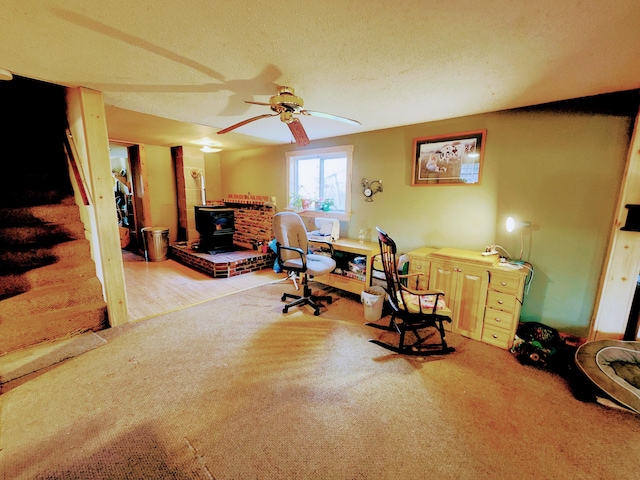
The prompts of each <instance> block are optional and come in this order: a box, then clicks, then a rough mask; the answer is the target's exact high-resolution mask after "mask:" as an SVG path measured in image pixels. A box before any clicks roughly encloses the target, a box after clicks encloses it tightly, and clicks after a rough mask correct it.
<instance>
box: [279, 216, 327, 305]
mask: <svg viewBox="0 0 640 480" xmlns="http://www.w3.org/2000/svg"><path fill="white" fill-rule="evenodd" d="M273 231H274V234H275V237H276V242H277V251H276V255H277V258H278V263H279V264H280V266H281V267H282V268H283V269H284V270H287V271H288V272H289V274H297V275H299V276H300V277H301V279H302V281H301V283H302V286H303V294H302V295H294V294H291V293H284V294H283V295H282V301H283V302H284V301H286V300H287V298H293V299H294V301H293V302H291V303H288V304H287V305H285V307H284V308H283V309H282V312H283V313H287V312H288V311H289V308H291V307H294V306H296V305H309V306H311V308H313V310H314V312H313V314H314V315H320V308H321V307H322V306H323V305H322V304H321V303H320V302H323V301H324V302H327V303H328V304H331V301H332V298H331V296H329V295H313V294H312V293H311V288H309V278H313V277H314V276H319V275H325V274H327V273H330V272H332V271H333V269H334V268H336V262H335V260H334V259H333V258H332V257H329V256H325V255H318V254H313V253H309V239H308V237H307V229H306V228H305V226H304V222H303V221H302V218H300V216H299V215H298V214H297V213H292V212H280V213H276V214H275V215H274V217H273ZM321 243H325V242H321ZM327 245H329V247H330V246H331V244H330V243H327ZM330 250H331V248H330ZM331 251H332V250H331Z"/></svg>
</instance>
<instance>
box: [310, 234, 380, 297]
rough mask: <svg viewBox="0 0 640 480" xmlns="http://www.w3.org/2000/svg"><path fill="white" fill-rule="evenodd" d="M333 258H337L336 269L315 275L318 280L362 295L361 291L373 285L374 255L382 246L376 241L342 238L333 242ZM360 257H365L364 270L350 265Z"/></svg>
mask: <svg viewBox="0 0 640 480" xmlns="http://www.w3.org/2000/svg"><path fill="white" fill-rule="evenodd" d="M331 246H332V247H333V258H334V259H335V260H336V264H337V266H336V269H335V270H334V271H333V272H331V273H329V274H327V275H322V276H318V277H314V280H315V281H316V282H320V283H323V284H325V285H328V286H330V287H335V288H339V289H340V290H346V291H347V292H351V293H355V294H356V295H360V293H361V292H363V291H364V290H366V289H367V288H369V287H370V286H371V265H372V261H373V260H372V259H373V256H374V255H377V254H378V253H380V246H379V245H378V243H377V242H376V243H374V242H363V243H360V241H359V240H352V239H350V238H340V239H338V240H336V241H335V242H332V243H331ZM358 257H364V262H362V263H363V266H364V268H363V270H362V271H359V270H358V271H353V270H352V269H350V268H349V265H350V264H352V263H354V260H355V259H356V258H358Z"/></svg>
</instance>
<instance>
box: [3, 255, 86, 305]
mask: <svg viewBox="0 0 640 480" xmlns="http://www.w3.org/2000/svg"><path fill="white" fill-rule="evenodd" d="M95 275H96V266H95V263H94V262H93V260H91V259H88V258H71V259H67V260H59V261H57V262H56V263H55V264H52V265H47V266H44V267H40V268H34V269H32V270H29V271H28V272H25V273H24V274H22V275H4V276H2V275H0V300H2V299H4V298H9V297H13V296H15V295H19V294H21V293H24V292H28V291H29V290H33V289H35V288H39V287H44V286H50V285H56V284H64V283H66V282H68V281H69V279H82V278H90V277H95Z"/></svg>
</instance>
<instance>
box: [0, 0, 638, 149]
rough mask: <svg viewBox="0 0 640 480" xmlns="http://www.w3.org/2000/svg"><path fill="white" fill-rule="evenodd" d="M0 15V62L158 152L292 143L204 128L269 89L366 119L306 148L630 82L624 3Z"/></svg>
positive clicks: (195, 3) (337, 126)
mask: <svg viewBox="0 0 640 480" xmlns="http://www.w3.org/2000/svg"><path fill="white" fill-rule="evenodd" d="M0 12H1V14H0V68H4V69H7V70H10V71H12V72H13V73H14V74H15V75H21V76H25V77H30V78H35V79H40V80H45V81H48V82H52V83H57V84H61V85H65V86H85V87H88V88H92V89H96V90H99V91H101V92H103V94H104V100H105V104H106V105H107V121H108V127H109V135H110V136H111V137H112V138H114V139H117V140H123V141H132V142H141V143H151V144H156V145H177V144H183V145H184V144H187V145H189V144H194V145H195V144H202V143H207V142H210V143H217V144H219V145H221V146H222V147H224V148H226V149H238V148H248V147H254V146H259V145H270V144H283V143H289V142H291V141H292V138H291V134H290V132H289V129H288V128H287V127H286V125H284V124H282V123H281V122H280V121H279V119H278V118H277V117H274V118H268V119H264V120H259V121H256V122H253V123H250V124H247V125H246V126H244V127H241V128H239V129H237V130H235V131H234V132H232V133H228V134H225V135H217V134H216V132H217V131H218V130H220V129H222V128H225V127H227V126H229V125H232V124H234V123H236V122H239V121H241V120H244V119H245V118H248V117H253V116H257V115H261V114H264V113H269V112H270V111H269V109H268V108H267V107H261V106H256V105H248V104H246V103H244V101H245V100H253V101H262V102H266V101H268V98H269V96H270V95H273V94H275V93H276V89H277V86H279V85H287V86H291V87H294V88H295V89H296V94H297V95H299V96H300V97H302V98H303V99H304V101H305V107H306V108H308V109H310V110H318V111H322V112H327V113H332V114H336V115H340V116H344V117H348V118H354V119H358V120H360V121H361V122H362V126H361V127H356V126H352V125H348V124H346V123H342V122H337V121H332V120H327V119H322V118H315V117H306V116H305V117H302V119H301V121H302V122H303V125H304V126H305V129H306V131H307V134H308V135H309V138H310V139H311V140H312V144H313V140H314V139H318V138H325V137H333V136H337V135H344V134H350V133H356V132H361V131H370V130H378V129H382V128H388V127H395V126H400V125H408V124H415V123H422V122H427V121H433V120H439V119H445V118H452V117H458V116H464V115H471V114H476V113H483V112H489V111H497V110H502V109H508V108H516V107H521V106H525V105H535V104H540V103H546V102H551V101H556V100H563V99H568V98H576V97H582V96H590V95H596V94H600V93H608V92H613V91H619V90H628V89H634V88H638V87H640V62H639V61H638V58H640V28H638V26H639V25H640V8H639V7H638V3H637V2H636V1H633V0H626V1H625V0H614V1H611V0H606V1H601V0H590V1H588V2H585V1H579V0H563V1H561V2H560V1H557V0H538V1H536V2H531V1H530V0H528V1H523V0H501V1H498V0H484V1H482V2H471V1H468V0H418V1H413V0H399V1H398V2H389V1H388V0H384V1H382V0H361V1H345V0H339V1H338V0H323V1H317V2H305V1H301V0H300V1H294V0H274V1H259V0H236V1H202V0H182V1H180V2H177V1H175V0H153V1H151V0H139V1H137V2H131V1H128V0H112V1H87V0H20V1H16V0H0ZM136 112H137V113H136ZM138 113H142V114H145V115H139V114H138ZM156 117H157V118H156ZM163 119H169V120H171V121H164V120H163ZM183 123H188V124H191V125H184V124H183Z"/></svg>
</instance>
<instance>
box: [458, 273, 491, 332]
mask: <svg viewBox="0 0 640 480" xmlns="http://www.w3.org/2000/svg"><path fill="white" fill-rule="evenodd" d="M455 276H456V282H455V283H456V302H455V307H456V308H455V310H454V313H453V316H454V318H453V331H454V332H456V333H459V334H461V335H464V336H465V337H469V338H473V339H474V340H480V339H481V338H482V325H483V320H484V310H485V305H486V302H487V290H488V286H489V272H488V271H487V270H486V269H483V268H481V267H474V266H468V265H460V266H458V267H457V271H456V272H455Z"/></svg>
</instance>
